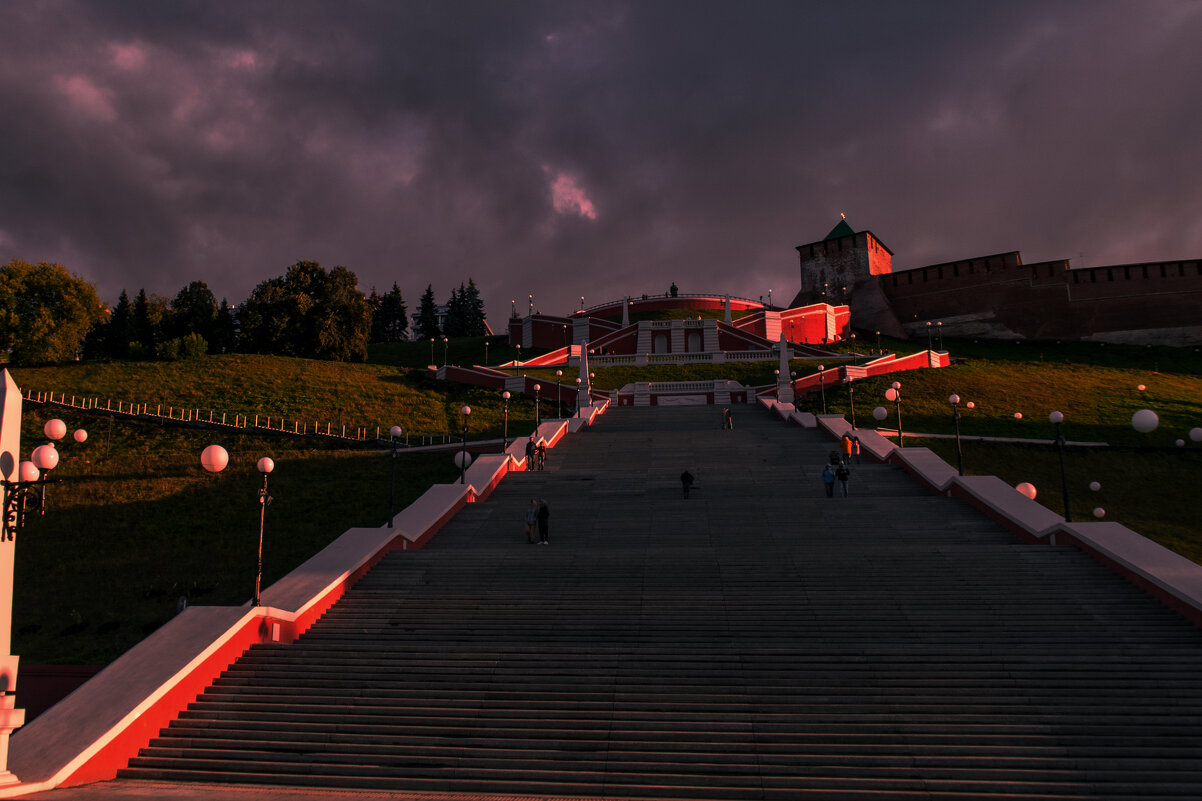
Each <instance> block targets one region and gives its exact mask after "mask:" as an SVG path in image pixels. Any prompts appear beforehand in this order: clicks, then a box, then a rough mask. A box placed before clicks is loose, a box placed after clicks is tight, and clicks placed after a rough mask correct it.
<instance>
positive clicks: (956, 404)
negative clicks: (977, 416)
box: [947, 393, 964, 475]
mask: <svg viewBox="0 0 1202 801" xmlns="http://www.w3.org/2000/svg"><path fill="white" fill-rule="evenodd" d="M947 402H948V403H950V404H951V405H952V424H953V425H955V427H956V469H957V470H958V471H959V472H960V475H964V451H963V450H961V449H960V396H959V395H956V394H954V393H953V394H951V395H948V396H947Z"/></svg>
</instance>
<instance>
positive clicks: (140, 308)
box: [131, 289, 156, 358]
mask: <svg viewBox="0 0 1202 801" xmlns="http://www.w3.org/2000/svg"><path fill="white" fill-rule="evenodd" d="M133 329H134V338H133V344H135V345H136V346H137V348H136V351H137V352H136V353H134V354H131V355H139V356H141V357H143V358H149V357H151V356H154V348H155V339H156V337H155V324H154V315H153V312H152V311H151V306H150V298H149V297H147V295H146V290H145V289H139V290H138V294H137V296H136V297H135V298H134V311H133Z"/></svg>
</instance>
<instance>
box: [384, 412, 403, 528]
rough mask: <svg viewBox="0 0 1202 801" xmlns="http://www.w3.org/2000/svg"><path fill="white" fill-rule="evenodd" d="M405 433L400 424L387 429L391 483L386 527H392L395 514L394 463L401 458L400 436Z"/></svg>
mask: <svg viewBox="0 0 1202 801" xmlns="http://www.w3.org/2000/svg"><path fill="white" fill-rule="evenodd" d="M404 433H405V429H403V428H401V427H400V426H393V427H392V428H390V429H388V443H389V444H390V445H391V446H392V483H391V484H389V492H388V527H389V528H392V521H393V518H394V517H395V516H396V463H397V460H398V459H400V458H401V443H400V441H399V440H400V438H401V436H403V435H404Z"/></svg>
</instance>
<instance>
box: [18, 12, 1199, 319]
mask: <svg viewBox="0 0 1202 801" xmlns="http://www.w3.org/2000/svg"><path fill="white" fill-rule="evenodd" d="M1199 43H1202V2H1198V0H1076V1H1074V2H1062V1H1058V0H1037V1H1036V2H1002V1H1001V0H998V1H996V2H984V1H982V2H966V1H965V0H952V1H950V2H918V1H917V0H915V2H900V1H899V0H882V1H881V2H855V0H841V2H837V3H833V2H821V3H820V2H805V1H804V0H790V1H789V2H756V1H755V0H752V1H751V2H747V1H746V0H740V1H739V2H734V1H732V2H698V1H697V0H671V1H667V0H665V1H659V0H632V2H609V1H608V0H583V1H581V2H572V1H571V0H552V1H551V2H546V3H540V2H506V1H505V0H488V1H487V2H485V1H484V0H480V2H456V1H455V0H432V1H431V2H405V1H404V0H381V1H380V2H343V1H340V2H303V1H302V0H287V2H284V1H283V0H279V1H278V2H245V0H240V1H239V2H229V1H228V0H219V1H218V2H200V1H197V2H175V1H174V0H146V1H145V2H117V0H103V1H101V0H97V1H96V2H73V1H72V0H47V1H43V0H11V2H0V110H2V111H3V121H2V123H0V262H2V263H7V262H8V261H9V260H10V259H13V258H20V259H24V260H26V261H29V262H36V261H43V260H45V261H54V262H59V263H61V264H63V265H65V266H66V267H67V268H68V269H69V270H71V271H72V272H74V273H77V274H79V275H81V276H83V277H84V278H86V279H88V280H90V281H92V282H93V283H94V284H95V285H96V287H97V290H98V292H99V293H100V295H101V297H102V298H104V299H105V300H107V301H109V302H115V301H116V298H117V296H118V294H119V293H120V292H121V290H122V289H123V288H125V289H128V290H129V292H130V294H131V295H132V294H134V293H135V292H136V291H137V290H138V289H139V288H145V289H146V290H147V291H148V292H153V293H158V294H160V295H166V296H174V295H175V293H176V292H178V291H179V289H181V288H182V287H183V286H185V285H186V284H187V283H188V282H189V281H193V280H203V281H204V282H206V283H207V284H208V285H209V287H210V289H212V290H213V292H214V293H215V294H216V295H217V296H218V297H219V298H220V297H227V298H228V299H229V300H230V302H231V303H239V302H241V301H242V300H244V299H245V298H246V297H247V296H248V295H249V293H250V292H251V290H252V289H253V288H254V286H255V285H256V284H258V283H259V282H261V281H264V280H266V279H269V278H273V277H275V276H279V275H282V274H283V273H284V271H285V270H286V269H287V267H288V266H289V265H290V264H292V263H294V262H295V261H297V260H300V259H307V260H315V261H319V262H321V263H322V264H323V265H325V266H326V267H333V266H335V265H339V264H341V265H345V266H347V267H349V268H350V269H351V270H353V271H354V272H355V273H356V274H357V275H358V277H359V285H360V288H361V289H363V290H364V291H365V292H367V291H369V290H370V288H371V287H372V286H375V287H378V288H380V289H381V290H384V289H386V288H388V287H391V285H392V283H393V282H394V281H395V282H397V283H398V284H399V285H400V287H401V289H402V291H403V292H404V294H405V297H406V300H407V301H408V302H409V305H410V307H411V309H412V308H414V307H416V305H417V299H418V296H419V295H420V293H421V292H422V291H423V290H424V289H425V287H426V285H427V284H433V286H434V290H435V294H436V296H437V298H438V300H439V301H440V302H441V301H445V300H446V298H447V296H448V295H449V293H450V290H451V288H452V286H457V285H458V284H459V282H461V281H467V279H468V278H469V277H470V278H473V279H475V281H476V283H477V284H478V285H479V286H480V288H481V291H482V293H483V296H484V300H485V303H486V305H487V309H488V312H489V316H490V318H491V319H492V321H493V322H494V326H495V325H496V324H497V323H500V322H503V320H504V317H505V316H506V315H507V314H508V312H509V304H510V300H511V299H514V298H516V299H518V300H519V303H518V306H519V310H521V311H523V312H524V310H525V309H524V307H525V303H526V297H527V295H528V294H529V293H531V292H533V293H534V294H535V301H536V305H537V307H538V308H539V309H540V310H541V311H544V312H548V313H567V312H570V311H571V310H572V309H574V308H577V307H578V306H579V303H580V296H581V295H584V296H585V301H586V303H587V304H589V305H591V304H593V303H598V302H601V301H604V300H610V299H613V298H617V297H621V296H623V295H626V294H642V293H644V292H647V293H656V292H663V291H665V290H666V289H667V288H668V285H669V284H670V283H672V282H673V281H675V282H676V283H677V284H678V285H679V287H680V289H681V291H682V292H719V293H721V292H730V293H732V294H735V295H741V296H746V297H752V298H756V297H758V296H760V295H766V294H767V291H768V290H769V289H772V290H773V297H774V299H776V300H780V299H781V298H785V299H787V298H788V297H791V296H792V295H793V294H794V293H795V292H796V290H797V288H798V283H799V279H798V261H797V254H796V252H795V251H794V250H793V248H794V247H795V246H796V245H800V244H805V243H808V242H813V241H816V240H819V239H821V238H822V237H823V236H825V235H826V233H827V232H828V231H829V230H830V229H831V228H832V227H833V226H834V225H835V223H837V222H838V220H839V214H840V212H844V213H846V214H847V219H848V222H849V223H850V224H851V225H852V226H853V227H854V228H855V229H856V230H861V229H869V230H871V231H873V232H874V233H875V234H876V235H877V237H879V238H880V239H881V240H882V241H883V242H884V243H885V244H886V245H888V246H889V247H890V248H891V249H892V250H893V252H894V265H895V267H900V268H907V267H918V266H922V265H925V264H932V263H937V262H942V261H949V260H952V259H960V258H969V257H973V256H980V255H986V254H991V253H997V252H1002V251H1009V250H1021V251H1022V254H1023V259H1024V261H1026V262H1028V263H1030V262H1035V261H1040V260H1044V259H1055V258H1071V259H1072V261H1073V265H1074V266H1093V265H1098V264H1121V263H1130V262H1136V261H1144V260H1155V259H1184V258H1198V257H1202V180H1200V177H1202V46H1200V44H1199Z"/></svg>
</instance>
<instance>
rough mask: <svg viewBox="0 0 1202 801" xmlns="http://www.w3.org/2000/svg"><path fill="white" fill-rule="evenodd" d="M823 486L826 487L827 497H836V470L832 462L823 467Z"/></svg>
mask: <svg viewBox="0 0 1202 801" xmlns="http://www.w3.org/2000/svg"><path fill="white" fill-rule="evenodd" d="M822 486H823V487H825V488H826V497H828V498H833V497H835V471H834V468H832V467H831V463H830V462H827V463H826V466H825V467H823V468H822Z"/></svg>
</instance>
